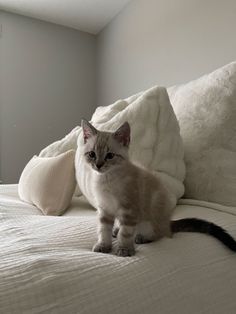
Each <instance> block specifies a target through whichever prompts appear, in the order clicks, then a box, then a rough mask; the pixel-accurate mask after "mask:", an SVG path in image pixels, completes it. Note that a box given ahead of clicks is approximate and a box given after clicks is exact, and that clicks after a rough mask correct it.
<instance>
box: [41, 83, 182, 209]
mask: <svg viewBox="0 0 236 314" xmlns="http://www.w3.org/2000/svg"><path fill="white" fill-rule="evenodd" d="M125 121H128V122H129V123H130V125H131V145H130V157H131V160H133V161H135V162H138V163H140V164H142V165H143V166H145V167H146V168H148V169H149V170H151V171H153V172H154V174H156V175H158V176H159V177H160V178H161V179H162V181H163V182H164V183H165V185H166V186H167V188H168V189H169V190H170V191H171V192H172V194H173V202H174V203H176V201H177V200H178V199H179V198H180V197H181V196H182V195H183V193H184V185H183V180H184V176H185V165H184V161H183V155H184V152H183V145H182V140H181V137H180V130H179V125H178V122H177V119H176V117H175V114H174V112H173V109H172V106H171V104H170V101H169V97H168V94H167V91H166V89H165V88H164V87H153V88H151V89H149V90H147V91H145V92H143V93H139V94H137V95H134V96H132V97H129V98H127V99H126V100H119V101H117V102H115V103H114V104H112V105H110V106H106V107H99V108H97V110H96V111H95V113H94V115H93V116H92V120H91V122H92V123H93V125H94V126H95V127H97V128H98V129H100V130H106V131H115V130H116V129H117V128H118V127H119V126H120V125H121V124H122V123H124V122H125ZM80 134H81V128H80V127H77V128H75V129H74V130H72V132H71V133H70V134H69V135H67V136H66V137H65V138H64V139H62V140H61V141H58V142H56V143H53V144H52V145H50V146H49V147H47V148H46V149H44V150H43V151H42V152H41V153H40V156H55V155H57V154H59V153H61V152H64V151H66V150H68V149H71V148H75V146H76V139H77V137H78V138H79V140H78V142H79V143H80V145H82V142H83V140H82V134H81V136H80ZM80 145H78V147H79V146H80ZM79 152H80V150H79V149H78V154H77V159H78V160H77V161H76V167H77V171H78V172H79V173H80V176H79V182H78V183H79V186H80V188H81V190H82V191H83V193H84V194H85V195H87V196H89V199H92V195H90V194H91V193H92V191H88V189H87V184H86V182H87V181H88V180H90V179H91V178H89V177H87V173H86V172H85V169H84V166H83V164H82V163H80V156H79V155H80V154H79Z"/></svg>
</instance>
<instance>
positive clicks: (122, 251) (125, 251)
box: [116, 247, 135, 257]
mask: <svg viewBox="0 0 236 314" xmlns="http://www.w3.org/2000/svg"><path fill="white" fill-rule="evenodd" d="M116 255H117V256H123V257H126V256H133V255H135V249H134V247H130V248H127V247H118V249H117V251H116Z"/></svg>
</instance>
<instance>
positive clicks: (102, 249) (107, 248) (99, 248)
mask: <svg viewBox="0 0 236 314" xmlns="http://www.w3.org/2000/svg"><path fill="white" fill-rule="evenodd" d="M93 252H98V253H110V252H111V245H104V244H103V243H99V242H97V243H96V244H95V245H94V246H93Z"/></svg>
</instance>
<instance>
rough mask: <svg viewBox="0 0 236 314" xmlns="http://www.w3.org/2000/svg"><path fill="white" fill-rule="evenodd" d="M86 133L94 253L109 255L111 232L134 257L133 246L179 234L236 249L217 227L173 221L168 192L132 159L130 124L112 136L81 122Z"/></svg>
mask: <svg viewBox="0 0 236 314" xmlns="http://www.w3.org/2000/svg"><path fill="white" fill-rule="evenodd" d="M82 129H83V137H84V145H83V152H82V155H83V158H84V160H83V162H84V163H85V164H87V166H88V170H87V171H92V172H93V180H90V181H89V183H88V184H91V187H92V188H93V192H94V198H93V199H92V198H91V197H88V195H86V196H87V198H88V200H89V201H90V202H91V203H92V204H93V205H94V204H95V207H96V209H97V212H98V241H97V243H96V244H95V245H94V247H93V251H94V252H102V253H109V252H110V251H111V249H112V232H113V235H114V236H117V241H118V248H117V252H116V254H117V255H118V256H132V255H134V254H135V248H134V243H135V242H136V243H138V244H141V243H148V242H151V241H154V240H157V239H160V238H162V237H171V236H172V233H175V232H180V231H188V232H201V233H206V234H210V235H212V236H214V237H216V238H217V239H218V240H220V241H221V242H223V243H224V244H225V245H226V246H227V247H229V248H230V249H231V250H232V251H236V241H235V240H234V239H233V238H232V237H231V236H230V235H229V234H228V233H227V232H226V231H225V230H224V229H222V228H221V227H219V226H216V225H215V224H213V223H209V222H207V221H204V220H200V219H196V218H186V219H180V220H177V221H171V216H172V213H173V210H174V208H173V205H172V204H173V203H172V202H171V201H170V199H171V196H170V194H169V192H168V190H167V189H166V188H165V186H164V185H163V183H162V182H161V181H160V180H159V179H158V177H156V176H154V175H153V174H152V173H151V172H149V171H147V170H146V169H144V168H142V167H140V166H137V165H135V164H134V163H132V162H130V161H129V157H128V148H129V143H130V126H129V124H128V122H125V123H124V124H123V125H122V126H121V127H120V128H119V129H118V130H117V131H116V132H114V133H110V132H101V131H98V130H97V129H95V128H94V127H93V126H92V125H91V124H90V123H89V122H87V121H86V120H82ZM91 181H93V182H91ZM89 198H90V199H89ZM115 220H116V222H118V226H116V228H114V222H115Z"/></svg>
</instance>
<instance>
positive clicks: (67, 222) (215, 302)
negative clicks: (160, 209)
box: [0, 185, 236, 314]
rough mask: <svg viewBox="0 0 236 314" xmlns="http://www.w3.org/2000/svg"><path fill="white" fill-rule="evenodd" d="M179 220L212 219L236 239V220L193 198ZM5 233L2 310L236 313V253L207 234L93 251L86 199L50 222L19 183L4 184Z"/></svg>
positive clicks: (0, 196)
mask: <svg viewBox="0 0 236 314" xmlns="http://www.w3.org/2000/svg"><path fill="white" fill-rule="evenodd" d="M212 207H213V208H212ZM234 213H235V211H234ZM174 216H175V217H174V218H180V217H193V216H194V217H200V218H203V219H204V218H205V219H208V220H210V221H213V222H215V223H217V224H219V225H221V226H223V227H224V228H226V229H227V230H228V231H229V232H230V233H231V234H232V235H233V236H234V237H236V216H235V215H233V214H232V213H230V212H225V211H224V208H221V207H219V206H218V207H217V206H216V207H215V206H212V205H211V204H210V203H207V202H204V203H203V204H201V206H199V205H198V204H197V202H196V201H194V202H191V200H188V201H187V202H186V201H185V204H182V205H178V206H177V208H176V211H175V215H174ZM0 235H1V241H0V313H17V314H18V313H30V314H31V313H70V314H73V313H84V314H85V313H86V314H87V313H88V314H92V313H96V314H104V313H119V314H120V313H127V314H129V313H136V314H137V313H149V314H150V313H161V314H166V313H183V314H184V313H186V314H189V313H193V314H194V313H207V314H209V313H214V314H217V313H220V314H222V313H227V314H230V313H235V311H236V298H235V291H236V276H235V273H236V255H235V254H234V253H232V252H230V251H229V250H227V249H226V248H225V247H223V246H222V245H221V243H218V242H217V241H216V240H215V239H213V238H211V237H209V236H206V235H201V234H190V233H189V234H178V235H175V236H174V237H173V239H162V240H161V241H159V242H156V243H151V244H146V245H139V246H138V247H137V254H136V255H135V256H133V257H128V258H122V257H117V256H115V255H112V254H101V253H93V252H91V247H92V245H93V243H94V242H95V239H96V213H95V211H94V210H93V209H92V208H91V207H90V206H89V205H88V203H87V202H86V201H85V200H84V199H83V198H81V197H80V198H78V197H77V198H74V199H73V202H72V205H71V208H70V209H69V210H68V211H67V212H66V214H65V215H64V216H63V217H48V216H43V215H42V214H41V212H40V211H39V210H38V209H37V208H36V207H34V206H31V205H27V204H25V203H23V202H21V201H20V200H19V199H18V196H17V186H15V185H12V186H11V185H8V186H4V185H2V186H0ZM114 244H115V243H114Z"/></svg>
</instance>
